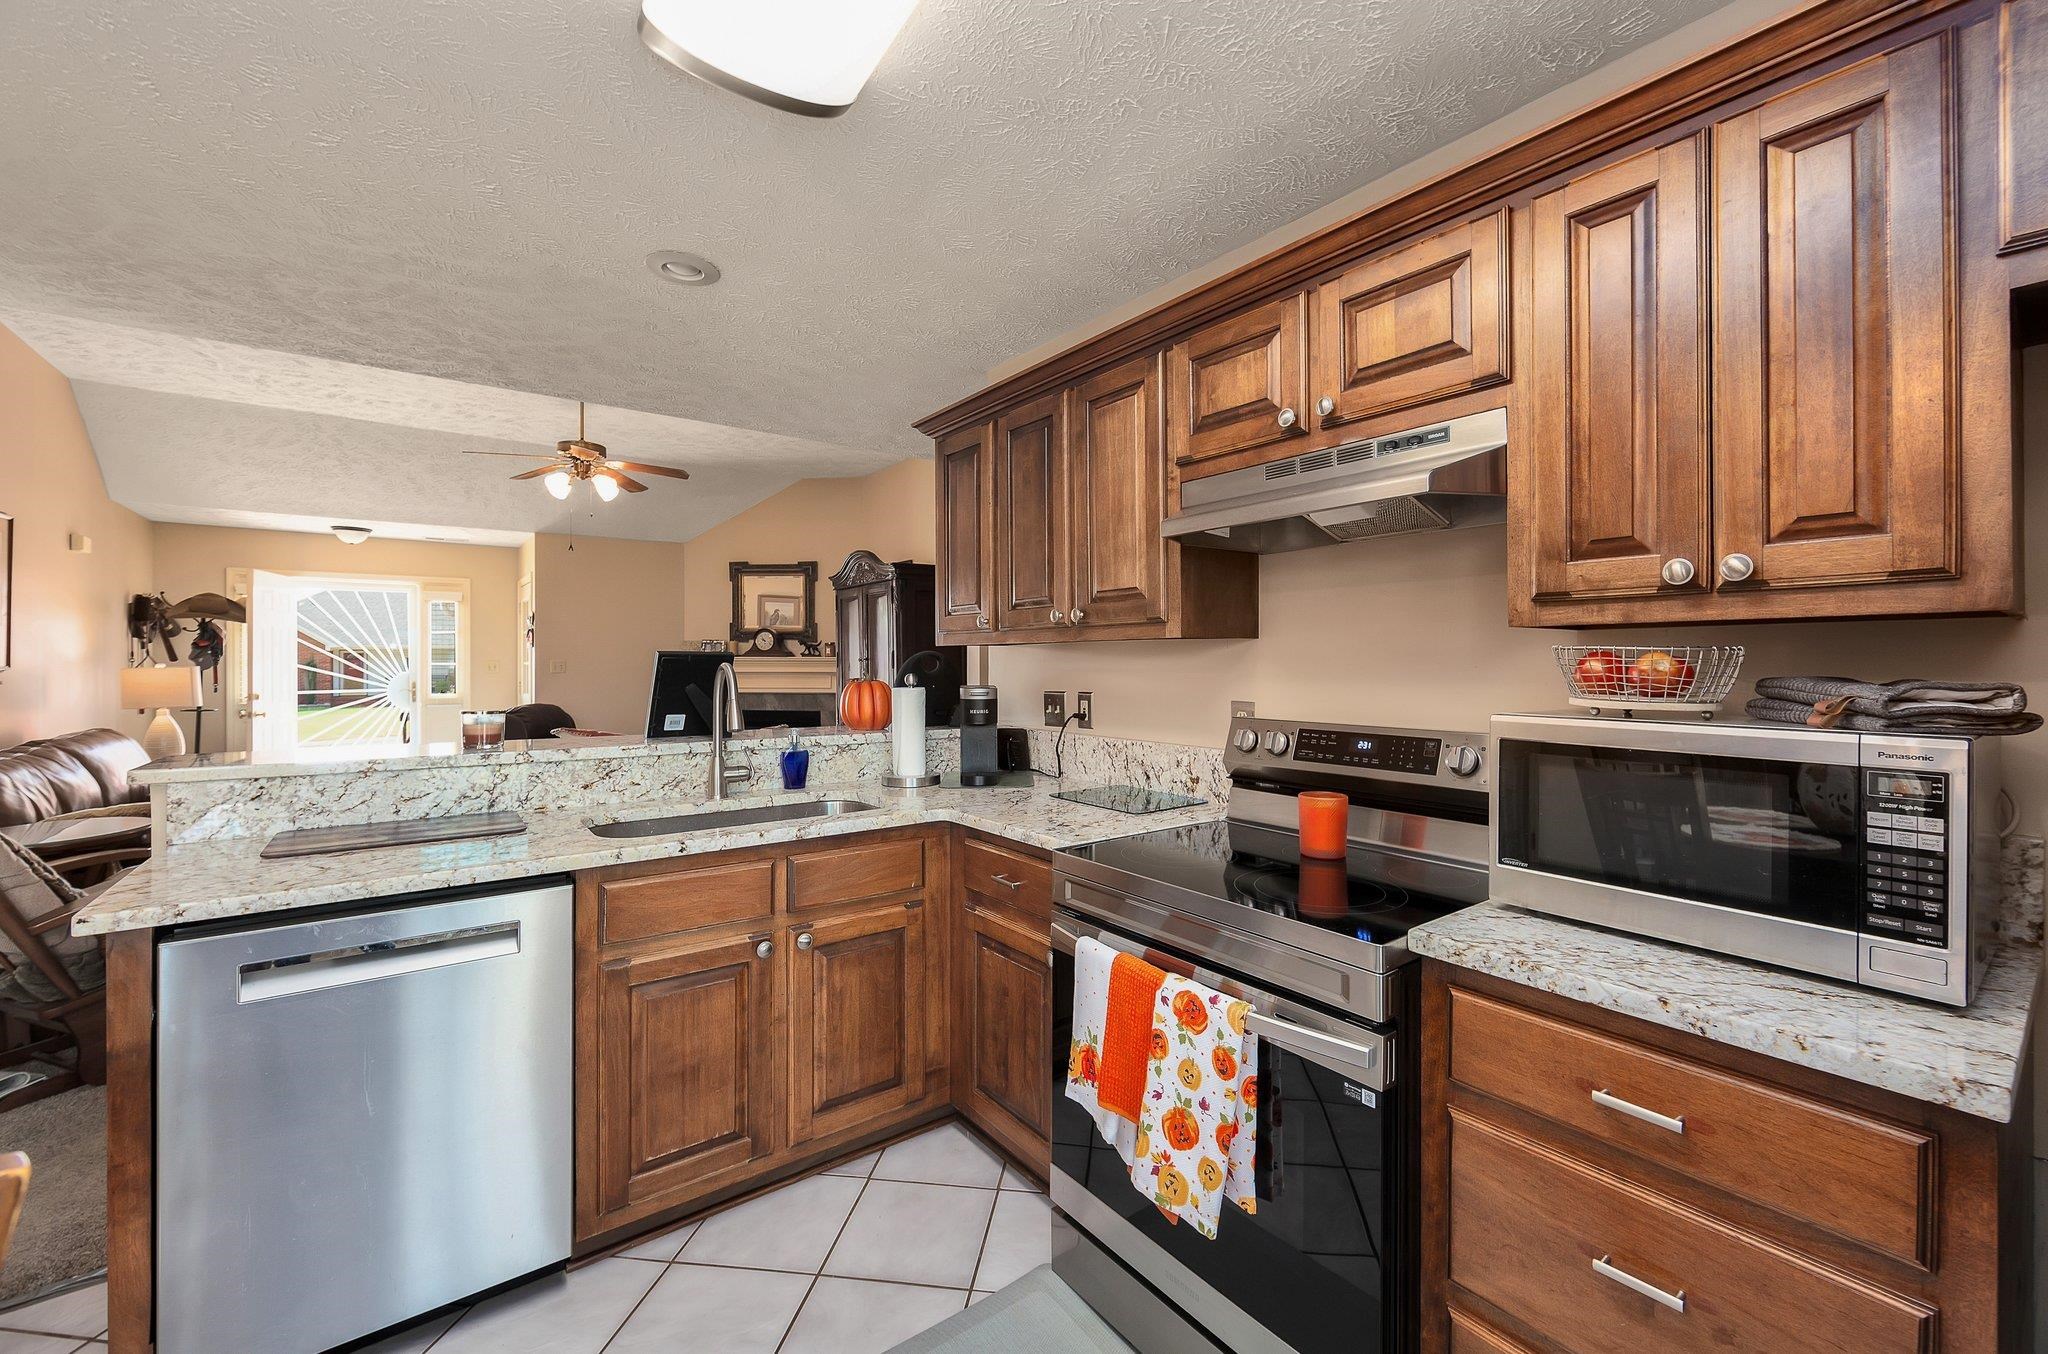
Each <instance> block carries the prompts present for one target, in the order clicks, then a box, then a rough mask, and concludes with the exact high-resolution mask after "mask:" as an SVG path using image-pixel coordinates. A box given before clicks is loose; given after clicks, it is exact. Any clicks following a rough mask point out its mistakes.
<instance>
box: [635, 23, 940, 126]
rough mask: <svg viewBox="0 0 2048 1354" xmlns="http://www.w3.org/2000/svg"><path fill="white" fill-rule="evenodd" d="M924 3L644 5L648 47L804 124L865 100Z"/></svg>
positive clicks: (643, 25)
mask: <svg viewBox="0 0 2048 1354" xmlns="http://www.w3.org/2000/svg"><path fill="white" fill-rule="evenodd" d="M916 8H917V0H752V2H751V3H748V4H733V3H731V0H641V5H640V40H641V41H642V42H644V43H646V44H647V46H648V47H649V49H650V50H652V51H653V52H654V54H655V55H656V56H659V57H661V58H662V59H663V60H664V61H668V62H670V63H672V64H673V65H676V66H678V67H680V68H681V69H683V70H686V71H688V72H689V73H690V74H692V75H694V76H696V77H697V78H698V79H700V80H708V81H710V82H711V83H712V84H714V85H718V86H720V87H722V88H724V89H729V90H731V91H733V92H734V93H735V94H744V95H746V96H747V97H748V98H750V99H753V100H756V101H757V102H760V103H765V104H767V105H768V106H769V107H771V108H780V109H782V110H783V111H784V112H788V113H801V114H803V115H804V116H805V117H812V118H832V117H838V116H839V115H840V114H841V113H844V112H845V111H846V110H847V109H848V108H850V107H852V106H853V101H854V100H855V99H857V98H859V97H860V91H861V86H863V85H865V84H866V83H867V82H868V77H869V76H871V75H873V74H874V73H875V67H876V66H878V65H880V64H881V61H882V56H883V54H884V53H886V52H887V51H888V50H889V44H890V43H892V42H894V41H895V40H896V35H897V34H898V33H899V32H901V31H902V30H903V24H904V21H905V20H907V19H909V18H910V11H912V10H913V9H916Z"/></svg>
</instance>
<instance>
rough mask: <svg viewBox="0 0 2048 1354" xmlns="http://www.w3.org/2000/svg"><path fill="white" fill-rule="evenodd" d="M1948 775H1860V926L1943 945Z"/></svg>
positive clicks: (1945, 940)
mask: <svg viewBox="0 0 2048 1354" xmlns="http://www.w3.org/2000/svg"><path fill="white" fill-rule="evenodd" d="M1947 781H1948V778H1947V777H1946V776H1939V775H1929V774H1925V773H1918V774H1912V775H1902V774H1899V773H1895V772H1878V771H1872V772H1867V773H1866V782H1865V785H1864V792H1865V793H1864V800H1863V803H1864V814H1863V840H1864V851H1863V861H1864V865H1863V873H1864V894H1863V902H1864V907H1863V928H1864V930H1866V931H1872V932H1877V933H1879V934H1882V935H1887V936H1891V937H1893V938H1895V939H1898V940H1905V941H1910V942H1912V943H1914V944H1918V945H1927V946H1931V947H1933V948H1936V949H1943V948H1946V947H1947V945H1948V803H1947V789H1948V784H1947Z"/></svg>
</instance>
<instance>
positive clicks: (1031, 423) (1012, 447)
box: [995, 392, 1068, 631]
mask: <svg viewBox="0 0 2048 1354" xmlns="http://www.w3.org/2000/svg"><path fill="white" fill-rule="evenodd" d="M1065 422H1066V420H1065V418H1064V406H1063V404H1062V400H1061V396H1060V394H1059V393H1057V392H1055V393H1053V394H1050V395H1044V396H1041V397H1039V398H1038V399H1035V400H1032V401H1030V402H1028V403H1026V404H1021V405H1019V406H1017V407H1016V408H1015V409H1012V410H1011V411H1010V412H1009V413H1007V414H1004V415H1003V416H1002V417H1001V418H999V419H997V420H996V437H995V521H996V525H995V542H996V629H998V630H1005V631H1019V630H1050V629H1053V628H1054V627H1059V626H1064V625H1065V624H1066V614H1067V588H1068V583H1067V494H1066V485H1067V479H1066V436H1065Z"/></svg>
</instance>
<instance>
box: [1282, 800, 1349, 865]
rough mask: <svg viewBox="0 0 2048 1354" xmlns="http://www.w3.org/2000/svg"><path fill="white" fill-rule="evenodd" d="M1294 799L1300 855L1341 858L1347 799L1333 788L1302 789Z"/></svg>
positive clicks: (1347, 814) (1347, 806) (1346, 816)
mask: <svg viewBox="0 0 2048 1354" xmlns="http://www.w3.org/2000/svg"><path fill="white" fill-rule="evenodd" d="M1294 802H1295V805H1296V811H1297V812H1298V813H1299V814H1300V816H1301V854H1302V855H1304V856H1314V857H1317V858H1320V859H1323V860H1342V859H1343V858H1344V827H1345V824H1346V823H1347V822H1348V821H1349V820H1350V816H1351V800H1350V799H1349V798H1347V797H1346V796H1344V795H1340V794H1338V793H1337V792H1336V791H1335V790H1303V791H1302V792H1301V794H1300V795H1299V796H1297V797H1296V799H1295V801H1294Z"/></svg>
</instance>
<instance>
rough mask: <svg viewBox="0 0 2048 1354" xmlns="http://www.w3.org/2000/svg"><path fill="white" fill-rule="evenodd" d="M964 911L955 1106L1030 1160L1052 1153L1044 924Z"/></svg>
mask: <svg viewBox="0 0 2048 1354" xmlns="http://www.w3.org/2000/svg"><path fill="white" fill-rule="evenodd" d="M965 907H966V912H965V916H964V917H963V918H962V925H963V933H962V934H963V938H964V941H965V943H964V945H963V946H962V949H961V954H960V985H961V1000H960V1007H959V1009H960V1013H961V1035H960V1049H959V1055H958V1056H959V1060H960V1069H959V1070H960V1082H961V1092H960V1108H961V1111H962V1112H963V1113H965V1114H966V1115H967V1116H968V1117H969V1118H970V1119H972V1120H973V1121H974V1122H975V1123H976V1124H977V1125H979V1126H980V1127H981V1129H982V1130H983V1131H984V1132H986V1133H987V1134H988V1135H989V1136H990V1137H992V1138H995V1139H996V1140H997V1141H998V1142H1000V1143H1002V1144H1003V1146H1005V1147H1007V1148H1009V1149H1010V1151H1012V1152H1013V1153H1015V1154H1016V1155H1017V1156H1019V1157H1022V1158H1024V1159H1025V1160H1026V1161H1028V1162H1030V1163H1032V1164H1033V1165H1039V1166H1041V1167H1042V1166H1043V1165H1044V1164H1045V1163H1047V1162H1049V1161H1050V1160H1051V1154H1052V1147H1051V1142H1052V1082H1051V1080H1050V1078H1049V1076H1048V1073H1047V1070H1046V1069H1047V1063H1046V1058H1047V1049H1046V1039H1047V1036H1048V1035H1049V1033H1050V1030H1049V1028H1048V1022H1047V1020H1046V1018H1045V1017H1044V1016H1043V1015H1042V1014H1041V1013H1043V1012H1049V1011H1050V1010H1051V1009H1052V964H1051V962H1050V959H1049V956H1048V952H1047V948H1046V947H1047V944H1048V938H1047V936H1046V934H1045V932H1043V931H1034V930H1031V929H1029V928H1027V927H1025V926H1024V925H1022V924H1021V923H1019V922H1018V921H1016V920H1014V919H1012V918H1010V917H1006V916H1004V915H1002V914H1000V913H997V912H994V911H991V910H989V909H987V908H986V907H984V906H978V905H976V904H975V903H974V902H972V901H971V900H970V901H968V902H967V903H966V905H965Z"/></svg>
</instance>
